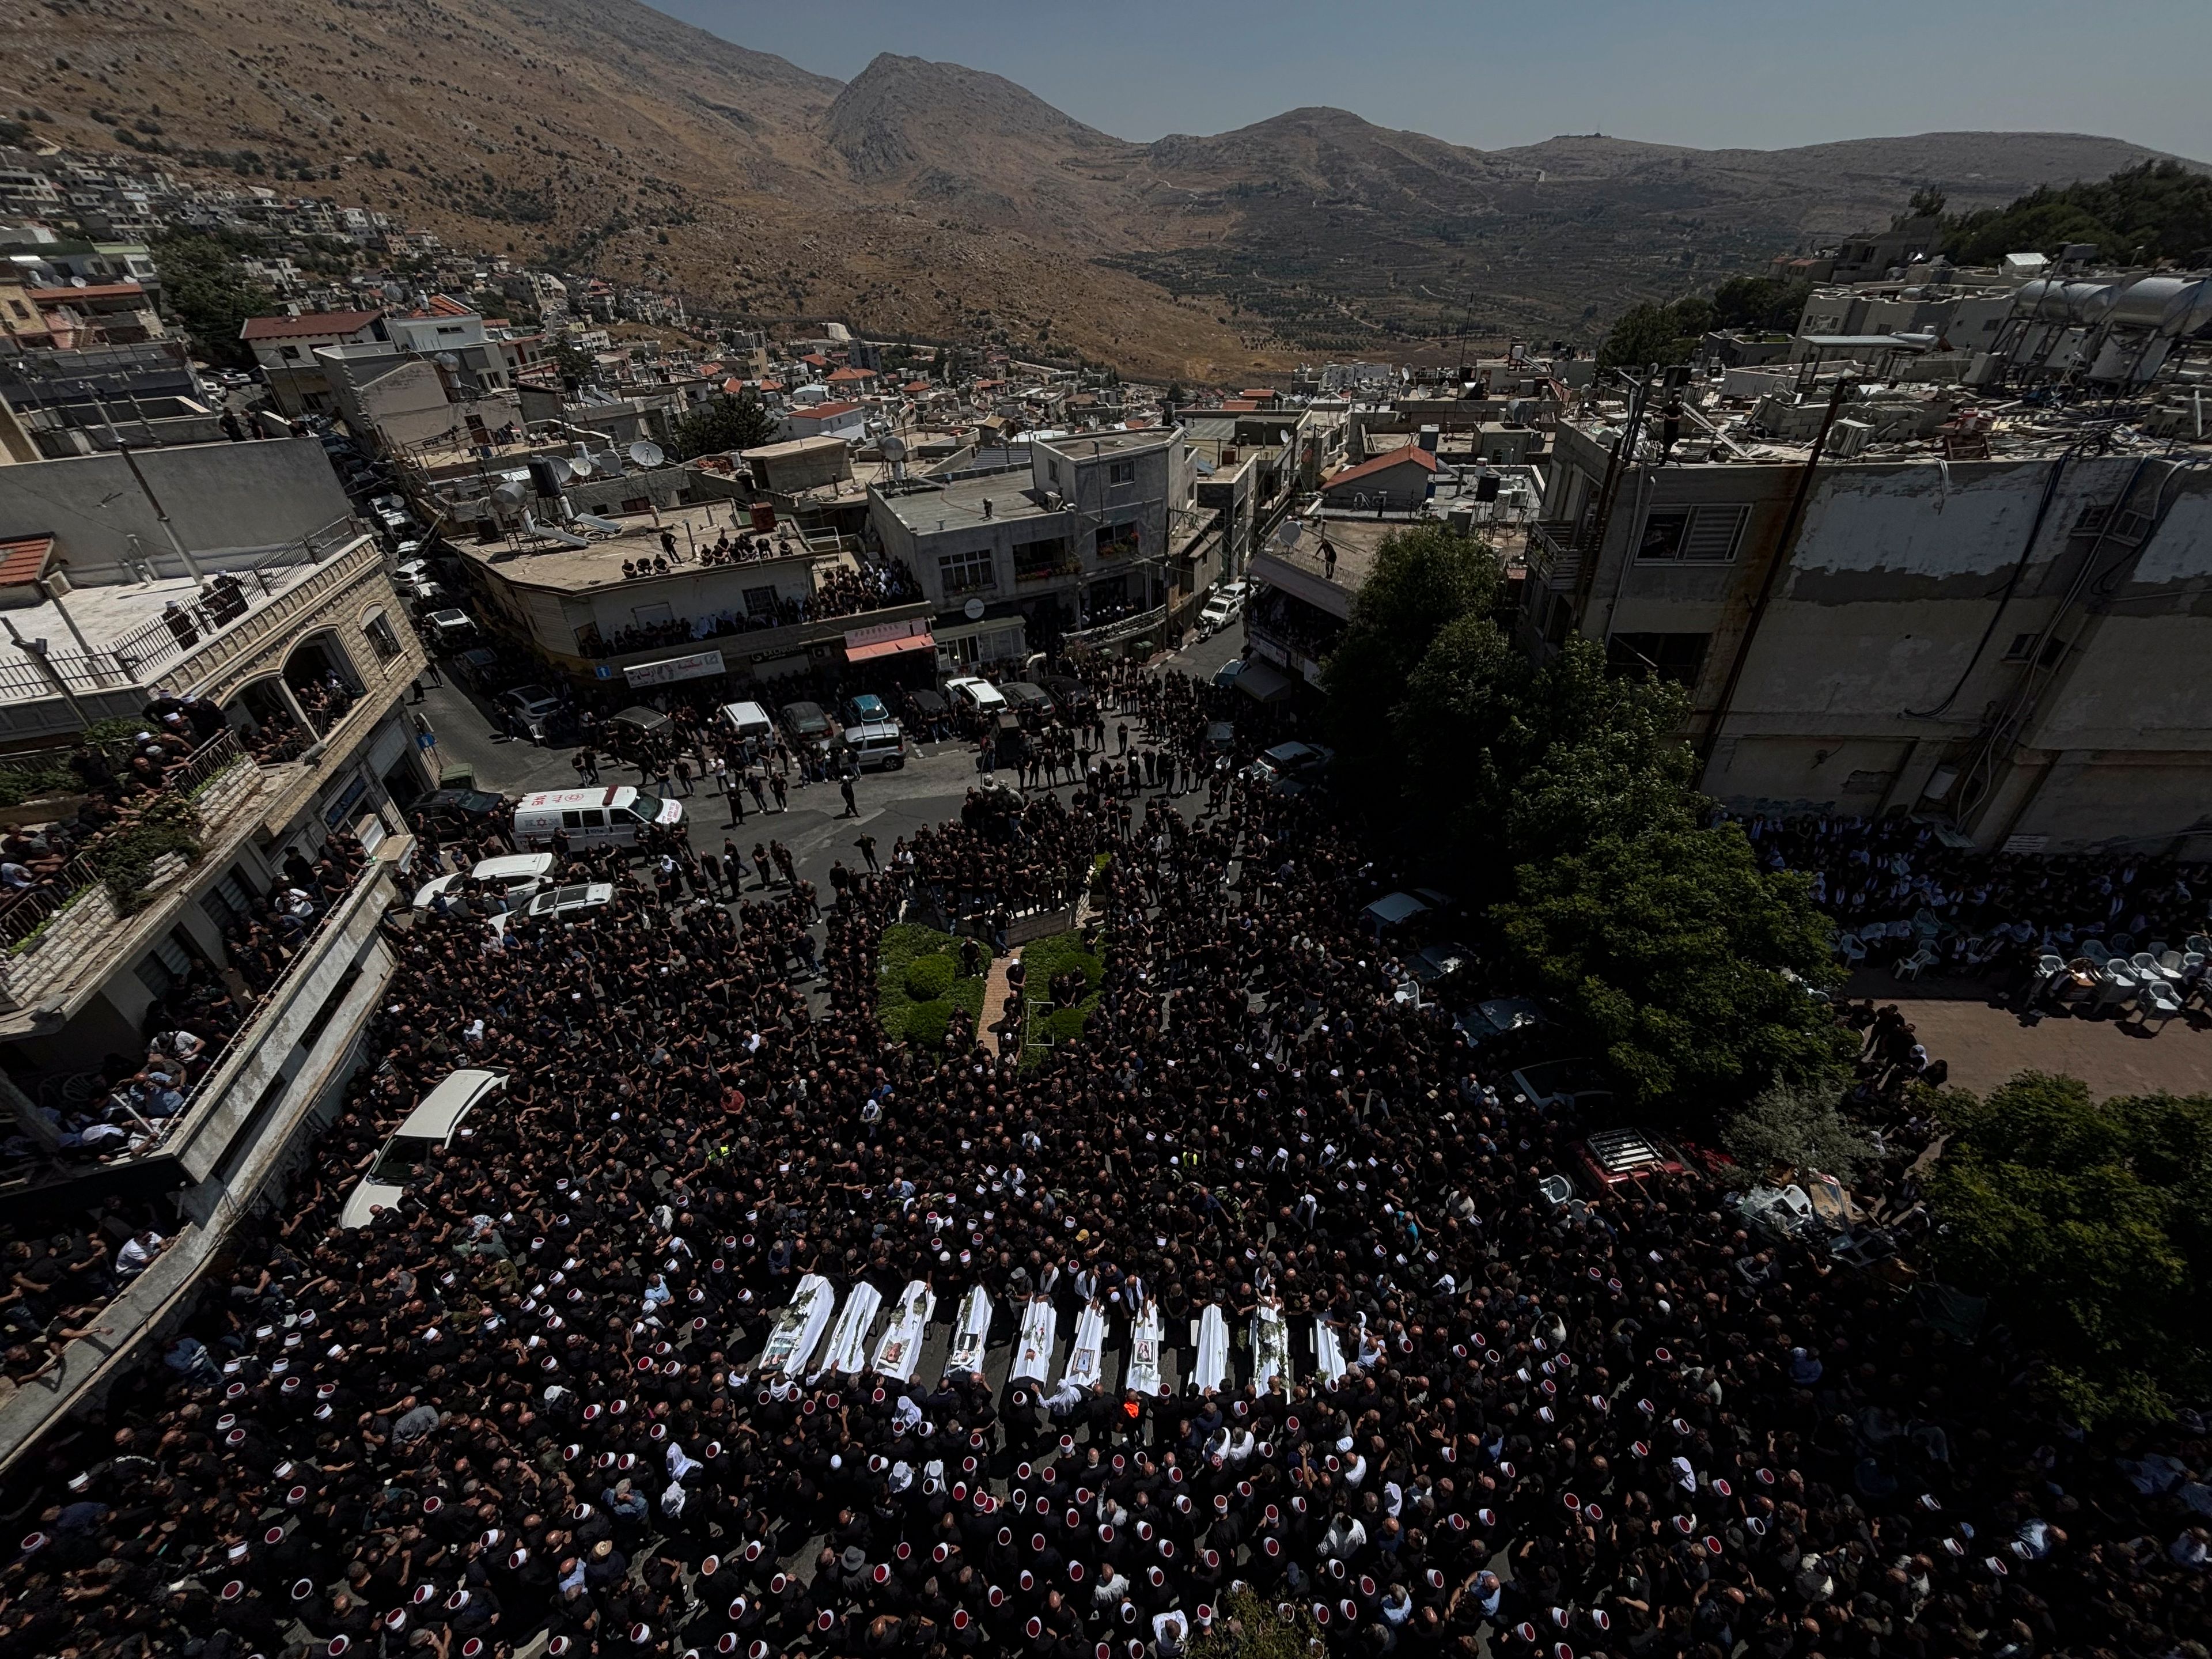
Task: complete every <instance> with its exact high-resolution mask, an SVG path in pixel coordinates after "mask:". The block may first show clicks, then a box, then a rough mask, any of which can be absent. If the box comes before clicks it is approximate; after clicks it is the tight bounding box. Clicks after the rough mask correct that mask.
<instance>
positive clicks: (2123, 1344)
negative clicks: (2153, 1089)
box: [1928, 1072, 2212, 1425]
mask: <svg viewBox="0 0 2212 1659" xmlns="http://www.w3.org/2000/svg"><path fill="white" fill-rule="evenodd" d="M1937 1110H1938V1114H1939V1115H1940V1116H1941V1118H1942V1121H1944V1123H1945V1124H1946V1126H1947V1127H1948V1128H1949V1130H1950V1138H1949V1140H1948V1144H1947V1145H1946V1146H1945V1148H1944V1152H1943V1156H1942V1158H1941V1160H1939V1161H1938V1163H1937V1164H1936V1167H1935V1170H1933V1172H1932V1174H1931V1177H1930V1180H1929V1187H1928V1192H1929V1202H1930V1204H1931V1206H1933V1208H1934V1211H1935V1213H1936V1219H1937V1221H1938V1223H1939V1224H1940V1225H1939V1226H1938V1229H1937V1231H1936V1236H1935V1246H1936V1255H1937V1260H1938V1261H1939V1264H1940V1265H1941V1267H1942V1270H1943V1272H1944V1273H1945V1275H1946V1276H1947V1277H1948V1278H1949V1279H1952V1280H1954V1282H1956V1283H1957V1284H1959V1285H1961V1286H1962V1287H1964V1288H1966V1289H1967V1290H1970V1291H1978V1292H1980V1293H1982V1294H1984V1295H1987V1296H1988V1297H1990V1301H1991V1304H1992V1307H1993V1310H1995V1311H1996V1313H1997V1314H1998V1315H1999V1316H2000V1317H2002V1318H2004V1319H2007V1320H2008V1321H2010V1322H2011V1323H2012V1324H2013V1327H2014V1328H2015V1331H2016V1332H2017V1333H2018V1334H2020V1335H2021V1336H2022V1337H2023V1338H2024V1339H2026V1340H2027V1342H2028V1343H2029V1344H2030V1345H2031V1346H2033V1347H2034V1348H2036V1349H2038V1350H2039V1352H2040V1353H2041V1355H2042V1357H2043V1364H2044V1376H2045V1381H2046V1383H2048V1384H2049V1385H2050V1387H2051V1389H2052V1391H2053V1392H2054V1393H2055V1394H2056V1395H2057V1396H2058V1398H2059V1399H2060V1400H2061V1401H2063V1403H2064V1404H2065V1405H2066V1407H2067V1408H2068V1409H2069V1410H2070V1411H2072V1412H2073V1413H2075V1416H2076V1417H2077V1418H2079V1419H2081V1421H2082V1422H2083V1423H2085V1424H2092V1425H2093V1424H2095V1423H2096V1422H2098V1421H2100V1420H2103V1419H2112V1420H2116V1421H2136V1422H2155V1421H2159V1420H2162V1419H2165V1418H2167V1417H2169V1416H2171V1415H2172V1411H2173V1407H2174V1403H2175V1402H2176V1401H2185V1400H2196V1399H2200V1398H2202V1397H2203V1391H2204V1389H2205V1388H2206V1386H2207V1385H2208V1384H2212V1329H2208V1318H2209V1317H2212V1316H2208V1313H2207V1308H2208V1304H2207V1303H2206V1300H2205V1297H2204V1295H2203V1281H2204V1276H2205V1274H2206V1273H2207V1272H2208V1270H2212V1207H2208V1205H2207V1200H2206V1194H2207V1193H2208V1192H2212V1096H2206V1095H2195V1096H2191V1097H2186V1098H2178V1097H2174V1096H2172V1095H2146V1096H2135V1097H2123V1098H2119V1099H2114V1100H2107V1101H2104V1102H2097V1101H2093V1100H2092V1099H2091V1098H2090V1097H2089V1091H2088V1089H2087V1085H2084V1084H2082V1083H2081V1082H2079V1081H2078V1080H2076V1079H2073V1078H2069V1077H2054V1076H2049V1075H2045V1074H2043V1073H2033V1072H2027V1073H2021V1075H2020V1076H2018V1077H2016V1078H2015V1079H2013V1080H2012V1081H2011V1082H2009V1083H2008V1084H2006V1085H2003V1086H2002V1087H2001V1088H1998V1089H1996V1090H1995V1091H1992V1092H1991V1093H1990V1096H1989V1097H1988V1098H1987V1099H1985V1100H1977V1099H1975V1098H1974V1097H1973V1096H1972V1095H1971V1094H1969V1093H1967V1092H1966V1091H1964V1090H1956V1091H1950V1092H1948V1093H1947V1094H1945V1095H1944V1096H1942V1097H1941V1099H1940V1100H1939V1101H1938V1102H1937Z"/></svg>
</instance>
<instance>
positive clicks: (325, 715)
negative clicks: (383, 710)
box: [291, 668, 361, 738]
mask: <svg viewBox="0 0 2212 1659" xmlns="http://www.w3.org/2000/svg"><path fill="white" fill-rule="evenodd" d="M291 686H292V695H293V696H295V697H297V698H298V699H299V700H300V707H301V708H302V709H303V710H305V711H306V713H307V724H308V725H310V726H313V728H314V730H315V735H316V736H317V737H319V738H321V737H328V736H329V735H330V731H331V727H332V726H336V725H337V723H338V722H339V721H340V720H343V719H344V718H345V717H346V714H347V711H348V710H349V709H351V708H352V707H353V706H354V704H356V702H360V701H361V693H360V692H359V691H358V690H356V689H355V688H354V687H353V686H351V685H349V684H347V682H346V681H345V680H344V678H342V677H341V676H340V675H339V674H338V673H337V671H336V670H334V669H329V668H325V670H323V671H322V672H321V673H320V674H308V675H303V676H302V677H301V678H300V679H298V680H295V681H293V682H291Z"/></svg>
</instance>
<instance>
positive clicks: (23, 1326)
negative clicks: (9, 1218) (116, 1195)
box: [0, 1200, 168, 1400]
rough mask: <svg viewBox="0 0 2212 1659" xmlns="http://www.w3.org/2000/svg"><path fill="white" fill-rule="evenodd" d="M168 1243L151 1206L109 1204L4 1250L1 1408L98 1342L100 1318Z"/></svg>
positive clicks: (0, 1253)
mask: <svg viewBox="0 0 2212 1659" xmlns="http://www.w3.org/2000/svg"><path fill="white" fill-rule="evenodd" d="M167 1243H168V1239H167V1237H166V1236H165V1235H164V1234H163V1233H162V1232H161V1231H160V1229H159V1227H158V1226H156V1225H153V1218H152V1216H151V1214H150V1212H149V1210H148V1208H147V1206H135V1207H133V1206H125V1205H124V1204H123V1203H122V1202H120V1201H119V1200H108V1201H106V1202H105V1203H103V1204H101V1205H100V1206H97V1207H96V1208H94V1209H93V1210H91V1211H88V1212H85V1213H83V1214H82V1215H80V1216H77V1217H74V1218H71V1219H70V1220H69V1221H67V1222H65V1223H62V1224H59V1225H53V1226H50V1227H41V1228H40V1229H39V1230H37V1231H35V1232H32V1233H28V1234H27V1236H25V1237H18V1238H15V1239H14V1240H12V1241H11V1242H10V1243H8V1244H7V1245H6V1246H5V1247H4V1248H0V1274H4V1275H5V1278H4V1282H0V1400H4V1399H5V1398H6V1397H7V1396H8V1395H11V1394H13V1393H14V1392H15V1390H16V1389H18V1388H20V1387H21V1386H22V1385H23V1384H24V1383H27V1382H28V1381H29V1380H30V1379H31V1378H33V1377H34V1376H37V1375H38V1374H39V1373H40V1371H42V1370H45V1369H46V1367H47V1366H49V1365H51V1364H52V1363H53V1362H54V1359H55V1358H56V1357H57V1356H58V1354H59V1353H60V1352H61V1351H62V1350H63V1349H64V1348H65V1347H66V1346H69V1344H70V1343H71V1342H74V1341H76V1340H77V1339H78V1338H80V1337H82V1336H88V1335H96V1334H99V1333H100V1313H101V1310H103V1309H105V1308H106V1305H107V1304H109V1303H110V1302H112V1301H113V1300H114V1298H115V1296H116V1294H117V1292H118V1291H121V1290H123V1289H124V1288H125V1286H126V1285H129V1284H130V1283H131V1280H132V1279H136V1278H137V1277H138V1275H139V1274H140V1273H143V1272H145V1271H146V1269H147V1268H148V1267H151V1266H152V1265H153V1263H154V1261H155V1259H156V1258H157V1257H158V1256H160V1255H161V1252H162V1250H163V1249H166V1248H167Z"/></svg>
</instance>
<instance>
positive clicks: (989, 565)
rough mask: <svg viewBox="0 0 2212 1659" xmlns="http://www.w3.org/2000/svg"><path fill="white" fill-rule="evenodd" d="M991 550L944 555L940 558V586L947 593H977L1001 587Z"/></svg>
mask: <svg viewBox="0 0 2212 1659" xmlns="http://www.w3.org/2000/svg"><path fill="white" fill-rule="evenodd" d="M937 580H938V586H939V588H940V589H942V591H944V592H946V593H976V592H983V591H984V590H986V589H988V588H993V587H996V586H998V585H999V578H998V574H997V571H996V570H995V569H994V561H993V559H992V557H991V550H990V549H989V548H987V547H985V548H978V549H976V550H975V551H973V552H969V553H944V554H939V556H938V560H937Z"/></svg>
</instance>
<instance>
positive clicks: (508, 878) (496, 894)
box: [415, 853, 553, 915]
mask: <svg viewBox="0 0 2212 1659" xmlns="http://www.w3.org/2000/svg"><path fill="white" fill-rule="evenodd" d="M552 873H553V855H552V854H550V853H516V854H511V855H510V856H508V857H507V858H498V859H484V860H481V861H480V862H479V863H478V864H477V866H476V868H474V869H473V870H471V871H470V872H469V876H468V878H469V879H470V880H471V881H473V882H477V883H480V884H484V885H488V886H489V887H490V888H491V889H492V892H491V893H489V894H488V895H485V896H483V899H482V901H481V902H483V905H484V907H485V914H487V915H489V914H491V913H493V912H494V911H498V910H511V909H513V908H514V907H515V906H516V905H518V904H520V903H521V902H522V901H523V900H525V899H526V898H528V897H529V896H531V895H532V893H534V892H536V891H537V890H538V889H539V888H541V887H543V886H544V885H545V883H546V881H547V879H548V878H550V877H551V875H552ZM460 879H461V878H460V877H459V876H458V875H453V876H440V877H439V878H437V879H436V880H435V881H428V882H425V883H423V884H422V886H421V887H420V888H418V889H417V890H416V894H415V908H416V909H417V910H427V909H428V908H430V904H431V902H432V901H433V900H435V898H436V897H437V896H438V895H439V894H441V893H444V892H448V891H450V890H452V889H453V887H454V886H455V885H456V884H458V883H459V881H460Z"/></svg>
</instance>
